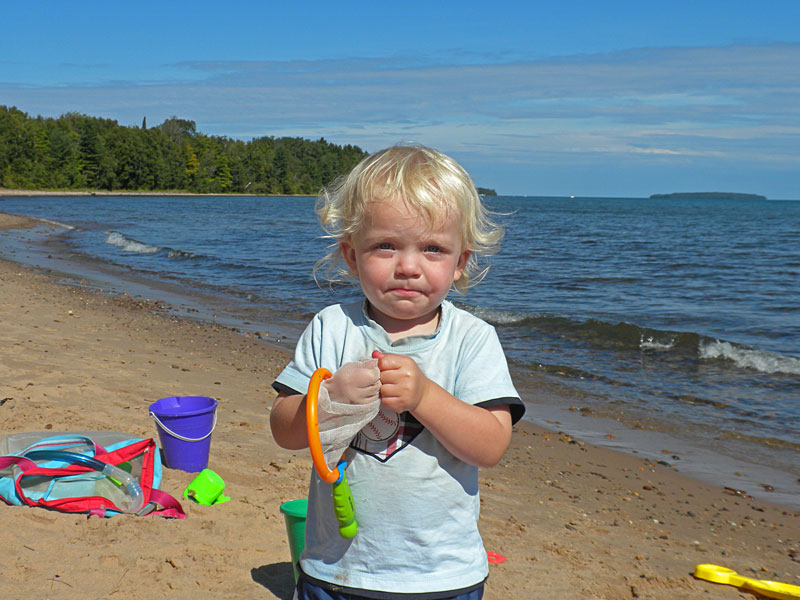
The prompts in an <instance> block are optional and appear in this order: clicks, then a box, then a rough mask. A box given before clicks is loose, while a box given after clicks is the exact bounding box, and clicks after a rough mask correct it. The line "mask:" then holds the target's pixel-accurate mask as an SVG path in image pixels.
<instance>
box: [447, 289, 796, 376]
mask: <svg viewBox="0 0 800 600" xmlns="http://www.w3.org/2000/svg"><path fill="white" fill-rule="evenodd" d="M457 304H458V305H459V306H460V307H461V308H463V309H465V310H467V311H469V312H471V313H473V314H474V315H476V316H478V317H480V318H482V319H483V320H485V321H487V322H489V323H491V324H492V325H495V326H496V327H500V328H510V329H511V330H512V331H513V330H515V329H519V330H520V333H521V334H522V335H523V336H524V335H526V334H525V333H524V330H525V329H533V330H535V331H538V332H541V333H544V334H545V335H552V336H557V337H558V338H560V339H562V340H571V341H573V342H575V343H576V344H580V345H583V344H586V343H588V344H590V345H591V346H594V347H596V348H600V349H603V350H614V351H620V350H622V351H632V352H642V353H646V354H649V355H652V356H653V357H655V356H657V355H664V356H665V357H666V356H670V355H671V356H681V357H682V358H683V359H684V360H690V361H709V360H724V361H727V362H728V363H729V364H730V365H731V366H733V367H735V368H739V369H749V370H755V371H759V372H761V373H767V374H773V373H780V374H788V375H800V358H795V357H792V356H786V355H784V354H779V353H775V352H769V351H767V350H762V349H758V348H751V347H748V346H744V345H740V344H736V343H733V342H729V341H726V340H720V339H715V338H710V337H706V336H705V335H703V334H701V333H696V332H690V331H665V330H659V329H652V328H647V327H640V326H638V325H635V324H632V323H626V322H619V323H611V322H607V321H602V320H598V319H588V320H586V321H580V320H577V319H572V318H568V317H559V316H551V315H538V314H534V313H525V312H514V311H505V310H497V309H489V308H484V307H480V306H472V305H468V304H460V303H457Z"/></svg>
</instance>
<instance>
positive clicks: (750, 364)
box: [699, 340, 800, 375]
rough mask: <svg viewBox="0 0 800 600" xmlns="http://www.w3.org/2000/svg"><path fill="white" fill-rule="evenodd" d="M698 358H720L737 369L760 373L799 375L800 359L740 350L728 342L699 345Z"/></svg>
mask: <svg viewBox="0 0 800 600" xmlns="http://www.w3.org/2000/svg"><path fill="white" fill-rule="evenodd" d="M699 353H700V358H704V359H715V358H721V359H726V360H730V361H733V362H734V363H735V364H736V366H737V367H741V368H743V369H754V370H756V371H761V372H762V373H787V374H789V375H800V359H797V358H793V357H791V356H783V355H781V354H775V353H773V352H767V351H766V350H754V349H752V348H741V347H737V346H734V345H733V344H731V343H730V342H721V341H719V340H716V341H714V342H708V343H704V344H703V343H701V344H700V348H699Z"/></svg>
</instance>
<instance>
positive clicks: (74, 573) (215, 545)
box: [0, 215, 800, 600]
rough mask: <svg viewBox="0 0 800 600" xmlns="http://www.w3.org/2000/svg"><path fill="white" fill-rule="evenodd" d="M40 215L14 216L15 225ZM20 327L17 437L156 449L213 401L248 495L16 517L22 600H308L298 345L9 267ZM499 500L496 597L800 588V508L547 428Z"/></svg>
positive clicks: (513, 465)
mask: <svg viewBox="0 0 800 600" xmlns="http://www.w3.org/2000/svg"><path fill="white" fill-rule="evenodd" d="M27 222H28V221H27V220H25V219H24V218H17V217H9V216H6V215H0V229H3V228H8V227H19V226H24V225H25V224H26V223H27ZM0 235H2V231H0ZM0 322H2V327H0V368H1V369H2V374H3V376H2V378H0V423H2V434H3V435H5V434H9V433H15V432H22V431H44V430H53V431H59V430H92V429H96V430H105V429H108V430H121V431H125V432H128V433H131V434H132V435H135V436H142V437H155V436H156V435H157V434H156V428H155V425H154V423H153V421H152V419H151V418H150V416H149V414H148V407H149V405H150V404H151V403H152V402H154V401H155V400H157V399H159V398H162V397H165V396H171V395H205V396H213V397H215V398H218V399H219V402H220V405H219V411H218V416H219V422H218V424H217V428H216V430H215V431H214V433H213V437H212V444H211V458H210V464H209V466H210V467H211V468H212V469H214V470H215V471H216V472H217V473H219V474H220V475H221V476H222V477H223V479H224V480H225V481H226V483H227V488H226V494H227V495H229V496H231V498H232V500H231V501H230V502H227V503H225V504H221V505H217V506H200V505H196V504H193V503H191V502H188V501H184V502H183V506H184V508H185V510H186V512H187V518H186V519H184V520H171V519H164V518H160V517H125V516H120V517H115V518H112V519H105V520H103V519H99V518H97V517H91V518H87V517H86V516H84V515H70V514H63V513H57V512H50V511H46V510H43V509H39V508H28V507H14V506H9V507H7V506H4V505H0V514H2V518H3V522H4V523H5V524H6V526H5V527H4V528H3V531H2V532H0V542H2V544H3V546H4V547H5V548H6V549H7V550H6V555H7V560H5V561H3V565H2V567H0V594H2V596H3V597H4V598H44V597H52V598H87V597H90V598H133V597H142V596H144V595H148V594H154V595H166V596H168V597H170V598H173V597H174V598H195V597H208V598H281V599H288V598H290V597H291V589H292V573H291V566H290V564H289V550H288V544H287V541H286V533H285V529H284V522H283V517H282V515H281V514H280V512H279V505H280V503H281V502H283V501H285V500H290V499H294V498H301V497H304V496H305V493H306V489H307V481H308V474H309V470H310V468H311V463H310V460H309V458H308V455H307V453H306V452H292V451H287V450H283V449H281V448H278V447H277V445H276V444H275V443H274V442H273V440H272V438H271V436H270V433H269V427H268V418H269V409H270V406H271V404H272V401H273V399H274V396H275V394H274V392H273V390H272V389H271V385H270V384H271V382H272V380H273V378H274V377H275V375H276V374H277V373H278V372H279V371H280V369H281V368H282V367H283V365H284V364H285V363H286V361H287V359H288V355H287V354H286V352H285V351H284V350H282V349H280V348H277V347H274V346H271V345H268V344H266V343H264V342H263V341H260V340H258V339H257V338H252V337H248V336H245V335H241V334H239V333H236V332H233V331H231V330H229V329H226V328H223V327H220V326H215V325H209V324H203V323H197V322H192V321H189V320H181V319H179V318H177V317H175V316H174V315H172V314H171V313H170V312H168V311H167V310H166V309H165V308H164V306H163V304H162V303H160V302H156V301H153V302H151V301H144V300H138V299H134V298H130V297H126V296H121V297H120V296H115V297H110V296H106V295H103V294H101V293H98V292H94V291H90V290H88V289H86V288H81V287H75V286H65V285H62V284H60V283H59V282H58V281H57V280H55V279H53V278H52V277H49V276H47V275H45V274H42V273H41V272H37V271H36V270H31V269H28V268H25V267H21V266H19V265H16V264H14V263H10V262H5V261H0ZM191 478H192V476H191V475H189V474H187V473H184V472H182V471H177V470H172V469H165V470H164V480H163V483H162V486H161V487H162V489H163V490H165V491H167V492H169V493H171V494H172V495H173V496H176V497H179V496H180V495H181V493H182V491H183V489H184V488H185V486H186V485H187V484H188V483H189V481H190V480H191ZM798 491H799V492H800V485H798ZM481 504H482V515H481V531H482V534H483V536H484V541H485V545H486V548H487V550H489V551H492V552H497V553H499V554H502V555H504V556H505V557H506V561H505V562H503V563H502V564H499V565H491V568H490V573H491V574H490V578H489V581H488V584H487V591H486V596H485V597H486V598H487V599H489V600H500V599H511V600H516V599H519V600H527V599H529V598H534V597H536V598H554V599H555V598H603V599H606V598H608V599H616V598H643V599H644V598H664V599H681V598H686V599H689V598H709V599H720V600H722V599H726V598H750V597H752V596H751V595H749V594H746V593H744V592H742V593H740V592H738V591H737V590H736V589H734V588H732V587H729V586H722V585H716V584H712V583H708V582H705V581H700V580H695V579H694V578H693V577H692V576H691V572H692V570H693V569H694V566H695V565H696V564H698V563H715V564H719V565H724V566H727V567H730V568H733V569H735V570H737V571H738V572H739V573H741V574H744V575H747V576H751V577H756V578H761V579H774V580H780V581H783V582H787V583H793V584H795V585H800V515H798V513H797V511H796V510H792V509H788V508H784V507H781V506H778V505H774V504H769V503H767V502H764V501H761V500H755V499H753V498H748V497H746V496H745V495H740V494H736V493H735V492H734V491H733V490H728V491H726V490H725V489H724V488H721V487H716V486H712V485H707V484H703V483H701V482H698V481H696V480H694V479H689V478H687V477H685V476H684V475H682V474H681V473H678V472H676V471H675V470H674V469H673V468H672V467H670V466H669V465H667V464H660V463H659V462H658V461H655V460H653V459H643V458H641V457H636V456H631V455H628V454H623V453H620V452H616V451H613V450H609V449H605V448H598V447H594V446H590V445H587V444H584V443H582V442H580V441H578V440H575V439H572V438H570V437H569V436H567V435H565V434H561V433H559V432H558V431H548V430H546V429H541V428H538V427H534V426H532V425H530V424H527V423H523V424H521V425H519V426H518V427H516V429H515V433H514V436H513V440H512V445H511V448H510V449H509V451H508V453H507V454H506V457H505V458H504V460H503V461H502V463H501V464H500V465H499V466H498V467H496V468H494V469H488V470H484V471H482V474H481Z"/></svg>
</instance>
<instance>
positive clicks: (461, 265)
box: [453, 250, 472, 281]
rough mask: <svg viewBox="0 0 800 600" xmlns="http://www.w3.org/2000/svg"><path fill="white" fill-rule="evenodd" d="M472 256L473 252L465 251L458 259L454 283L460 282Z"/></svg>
mask: <svg viewBox="0 0 800 600" xmlns="http://www.w3.org/2000/svg"><path fill="white" fill-rule="evenodd" d="M470 256H472V250H464V251H463V252H462V253H461V256H459V257H458V264H457V265H456V272H455V273H453V281H458V280H459V279H461V275H463V274H464V269H465V268H466V267H467V261H468V260H469V257H470Z"/></svg>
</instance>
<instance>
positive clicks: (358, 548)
mask: <svg viewBox="0 0 800 600" xmlns="http://www.w3.org/2000/svg"><path fill="white" fill-rule="evenodd" d="M366 306H367V305H366V301H364V302H357V303H352V304H346V305H341V304H337V305H333V306H329V307H327V308H325V309H324V310H322V311H321V312H320V313H318V314H317V315H316V316H315V317H314V319H313V320H312V321H311V323H310V324H309V325H308V327H307V328H306V330H305V332H304V333H303V335H302V336H301V338H300V340H299V342H298V344H297V349H296V351H295V356H294V359H293V360H292V362H291V363H290V364H289V365H288V366H287V367H286V368H285V369H284V371H283V372H282V373H281V374H280V375H279V376H278V378H277V380H276V382H275V387H276V389H279V390H281V391H294V392H297V393H304V392H305V391H306V389H307V388H308V383H309V380H310V377H311V374H312V373H313V372H314V371H315V370H316V369H317V368H319V367H325V368H327V369H328V370H330V371H331V372H335V371H336V370H337V369H338V368H339V367H340V366H341V365H343V364H345V363H348V362H353V361H357V360H361V359H364V358H369V357H370V356H371V354H372V351H373V350H379V351H381V352H383V353H393V354H402V355H405V356H410V357H412V358H413V359H414V360H415V361H416V363H417V365H418V366H419V367H420V369H421V371H422V372H423V373H424V374H425V376H426V377H428V378H429V379H431V380H432V381H434V382H435V383H437V384H438V385H440V386H441V387H443V388H444V389H445V390H447V391H448V392H450V393H451V394H453V396H455V397H456V398H458V399H460V400H461V401H463V402H466V403H468V404H480V405H481V406H484V407H488V406H493V405H510V406H511V408H512V409H513V410H512V414H513V416H514V419H515V420H516V419H518V418H519V417H521V416H522V413H523V412H524V405H522V402H521V401H520V400H519V394H518V393H517V391H516V389H515V388H514V385H513V383H512V382H511V376H510V375H509V372H508V365H507V363H506V359H505V355H504V354H503V350H502V348H501V346H500V342H499V340H498V338H497V334H496V332H495V330H494V328H493V327H492V326H490V325H489V324H487V323H485V322H484V321H482V320H480V319H479V318H477V317H475V316H473V315H471V314H470V313H468V312H466V311H464V310H461V309H459V308H456V307H455V306H453V305H452V304H451V303H450V302H448V301H445V302H444V303H443V304H442V312H441V318H440V320H439V326H438V328H437V330H436V332H434V333H433V334H431V335H424V336H412V337H408V338H403V339H400V340H397V341H395V342H394V343H393V342H391V341H390V339H389V336H388V335H387V333H386V332H385V331H384V329H383V328H382V327H381V326H380V325H378V324H377V323H376V322H375V321H373V320H372V319H370V318H369V317H368V316H367V311H366ZM346 459H347V463H348V465H347V470H346V474H347V480H348V482H349V485H350V489H351V491H352V494H353V499H354V502H355V512H356V520H357V522H358V526H359V531H358V534H357V535H356V536H355V538H353V539H344V538H342V537H341V536H340V535H339V532H338V525H337V522H336V518H335V516H334V512H333V504H332V499H331V487H330V485H329V484H326V483H324V482H322V481H321V480H320V479H319V477H318V476H317V474H316V472H313V473H312V476H311V483H310V486H309V504H308V517H307V520H306V544H305V549H304V550H303V553H302V556H301V558H300V566H301V567H302V570H303V572H304V573H306V574H308V575H310V576H311V577H313V578H315V579H318V580H321V581H324V582H329V583H332V584H334V585H337V586H344V587H347V588H356V589H361V590H375V591H385V592H398V593H405V594H409V593H422V594H424V593H426V592H436V591H445V590H458V589H462V588H465V587H468V586H470V585H474V584H477V583H480V582H481V581H483V580H484V579H485V578H486V576H487V574H488V563H487V559H486V551H485V550H484V547H483V542H482V541H481V537H480V534H479V533H478V514H479V510H480V499H479V494H478V468H477V467H475V466H472V465H469V464H467V463H465V462H463V461H461V460H459V459H458V458H456V457H455V456H453V455H452V454H451V453H450V452H449V451H448V450H447V449H445V448H444V447H443V446H442V445H441V444H440V443H439V442H438V441H437V440H436V438H434V436H433V435H432V434H431V433H430V432H429V431H427V430H426V429H425V428H423V427H422V425H421V424H420V423H419V422H418V421H417V420H416V419H414V418H413V417H412V416H411V415H410V414H409V413H402V414H401V415H397V414H396V413H394V412H392V411H388V410H387V409H382V412H381V413H379V414H378V416H377V417H375V419H373V421H372V423H370V424H368V425H367V426H365V427H364V428H363V429H362V431H361V433H359V434H358V436H356V438H355V439H354V440H353V442H352V443H351V447H350V448H348V450H347V456H346Z"/></svg>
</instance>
